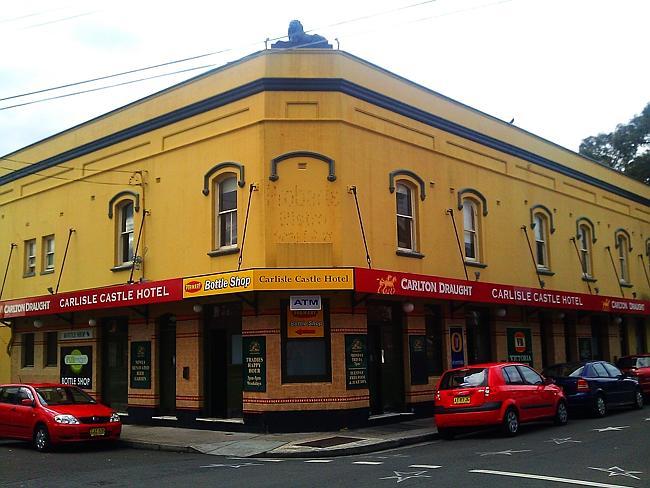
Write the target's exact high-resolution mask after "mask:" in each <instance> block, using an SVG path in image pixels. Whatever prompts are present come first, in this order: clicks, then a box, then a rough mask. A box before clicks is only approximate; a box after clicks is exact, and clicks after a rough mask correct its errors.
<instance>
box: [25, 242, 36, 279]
mask: <svg viewBox="0 0 650 488" xmlns="http://www.w3.org/2000/svg"><path fill="white" fill-rule="evenodd" d="M35 274H36V239H30V240H28V241H25V269H24V276H34V275H35Z"/></svg>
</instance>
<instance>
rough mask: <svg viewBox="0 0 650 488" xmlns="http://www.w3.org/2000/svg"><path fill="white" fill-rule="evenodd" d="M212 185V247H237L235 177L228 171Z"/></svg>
mask: <svg viewBox="0 0 650 488" xmlns="http://www.w3.org/2000/svg"><path fill="white" fill-rule="evenodd" d="M214 186H215V188H214V189H215V191H214V199H215V202H214V215H215V221H214V249H227V248H234V247H237V178H236V177H235V176H234V175H232V174H230V173H228V174H227V175H226V176H225V177H224V178H220V179H217V180H215V182H214Z"/></svg>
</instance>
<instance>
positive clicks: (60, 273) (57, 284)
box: [50, 228, 76, 294]
mask: <svg viewBox="0 0 650 488" xmlns="http://www.w3.org/2000/svg"><path fill="white" fill-rule="evenodd" d="M75 232H76V231H75V230H74V229H73V228H70V229H68V242H66V243H65V251H64V252H63V262H62V263H61V271H59V279H58V280H56V291H55V292H54V293H55V294H56V293H59V285H60V284H61V276H63V268H65V260H66V258H67V257H68V247H69V246H70V238H71V237H72V234H74V233H75ZM50 290H51V288H50Z"/></svg>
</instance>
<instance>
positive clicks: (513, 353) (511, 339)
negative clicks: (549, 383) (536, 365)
mask: <svg viewBox="0 0 650 488" xmlns="http://www.w3.org/2000/svg"><path fill="white" fill-rule="evenodd" d="M506 336H507V337H508V361H513V362H517V363H524V364H527V365H528V366H532V365H533V341H532V336H531V334H530V329H519V328H508V329H507V330H506Z"/></svg>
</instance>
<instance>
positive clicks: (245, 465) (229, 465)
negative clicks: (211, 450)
mask: <svg viewBox="0 0 650 488" xmlns="http://www.w3.org/2000/svg"><path fill="white" fill-rule="evenodd" d="M247 466H263V465H262V464H260V463H243V464H208V465H206V466H201V467H202V468H235V469H238V468H245V467H247Z"/></svg>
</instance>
